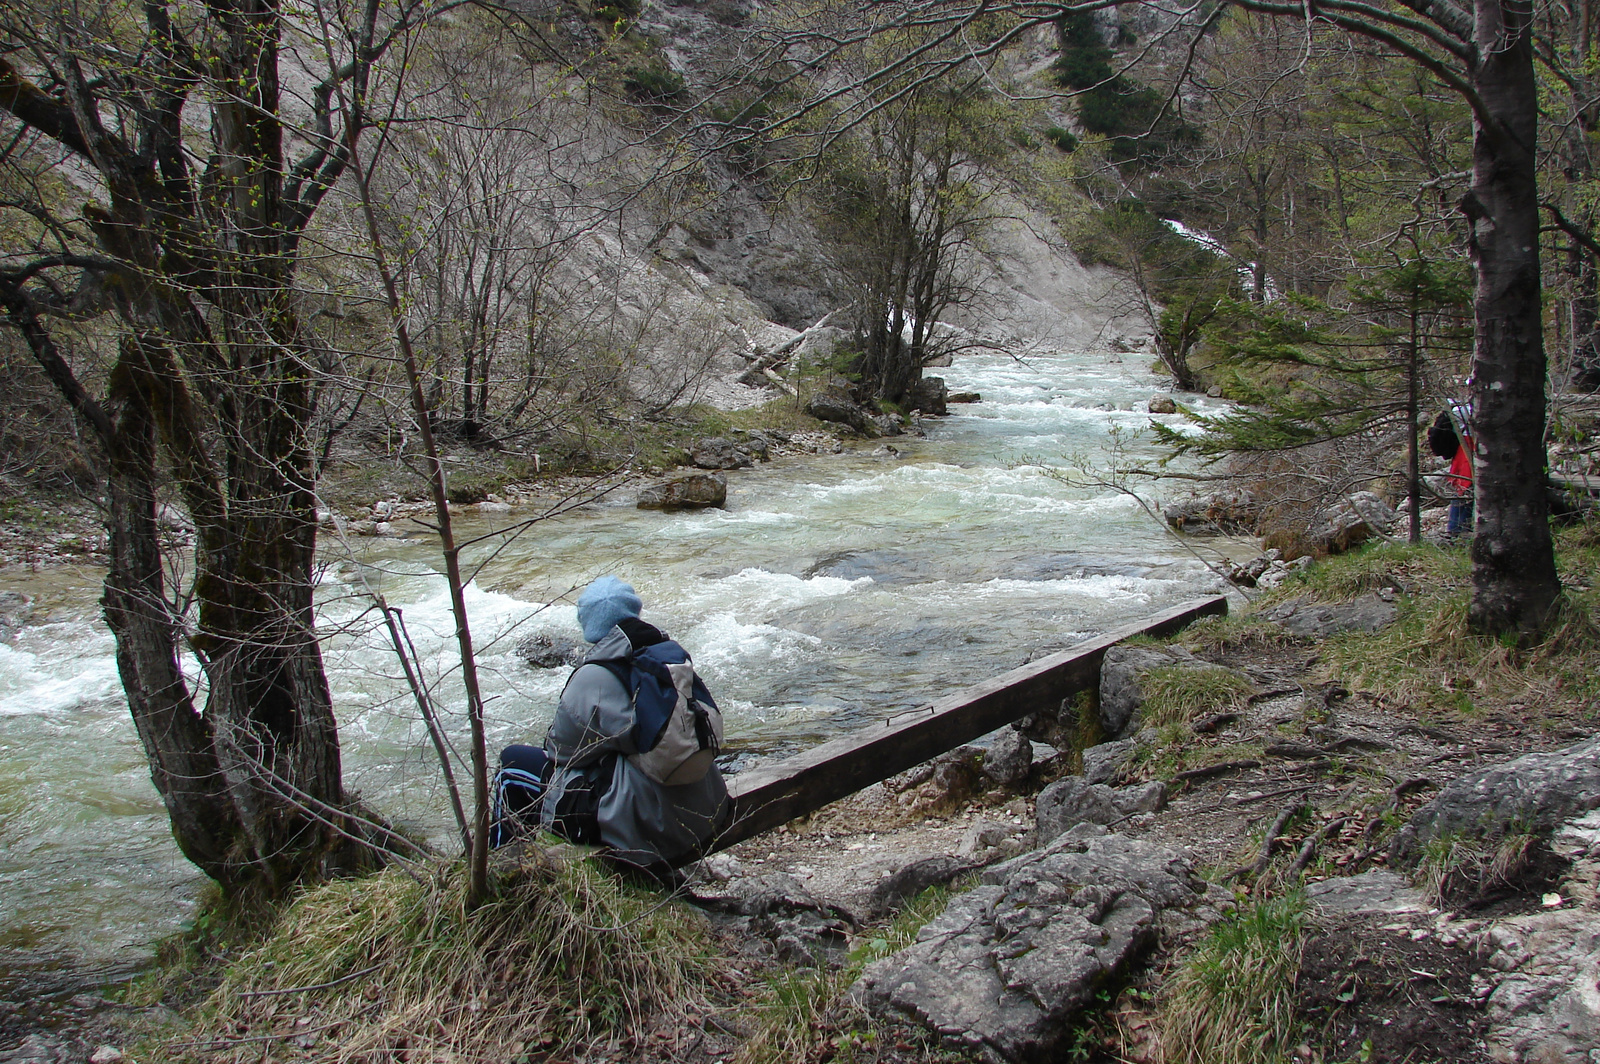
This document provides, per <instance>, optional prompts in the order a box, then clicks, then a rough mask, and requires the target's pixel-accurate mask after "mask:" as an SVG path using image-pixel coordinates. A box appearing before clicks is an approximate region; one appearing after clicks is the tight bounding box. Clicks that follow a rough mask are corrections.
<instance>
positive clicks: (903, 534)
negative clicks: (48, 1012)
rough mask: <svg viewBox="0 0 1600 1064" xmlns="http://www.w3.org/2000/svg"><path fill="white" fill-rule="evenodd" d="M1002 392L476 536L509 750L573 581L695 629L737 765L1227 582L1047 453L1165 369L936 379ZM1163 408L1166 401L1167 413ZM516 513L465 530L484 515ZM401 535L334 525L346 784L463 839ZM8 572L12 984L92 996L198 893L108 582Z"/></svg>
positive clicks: (1072, 367) (1073, 443)
mask: <svg viewBox="0 0 1600 1064" xmlns="http://www.w3.org/2000/svg"><path fill="white" fill-rule="evenodd" d="M942 372H943V374H944V376H945V377H946V379H947V380H948V381H949V382H950V384H951V386H952V388H954V389H957V390H973V391H978V392H981V393H982V395H983V402H982V403H980V404H976V405H972V406H961V407H953V408H952V409H953V410H954V411H956V413H955V415H954V416H952V417H949V418H946V419H942V420H939V421H936V422H930V423H929V425H928V434H927V437H926V438H924V439H915V438H909V437H907V438H898V439H895V440H892V441H887V442H890V443H892V444H893V446H894V448H896V449H897V450H898V451H899V452H900V453H899V456H898V457H895V456H893V455H891V454H889V453H887V452H886V451H884V450H883V449H882V445H881V443H879V442H864V443H861V444H858V445H857V446H856V447H855V448H854V449H852V450H850V451H847V452H846V453H845V454H843V455H838V456H823V457H807V458H782V459H778V460H776V461H774V462H772V463H769V464H767V465H763V466H761V467H759V468H757V469H754V470H744V471H738V472H735V473H733V474H730V476H729V499H728V506H727V509H725V510H714V511H702V512H693V513H684V514H662V513H656V512H649V511H640V510H637V509H634V508H632V505H631V496H632V492H631V491H629V490H626V489H625V490H624V491H622V492H619V493H617V494H616V495H615V496H614V497H611V498H608V499H606V500H603V501H601V502H599V503H597V504H595V505H593V506H590V507H587V508H585V509H583V510H582V511H579V512H575V513H572V514H568V515H566V516H563V517H560V518H556V519H553V520H550V521H547V522H542V523H539V524H536V525H534V526H532V527H531V528H530V529H529V530H527V531H525V532H523V533H522V534H521V535H520V536H518V537H516V538H514V539H511V540H509V541H508V542H500V541H496V542H486V543H485V544H484V545H483V547H482V548H481V549H480V550H479V551H478V553H477V555H476V556H474V557H473V558H472V559H471V561H472V562H473V563H474V564H475V565H476V566H477V567H478V568H477V572H476V579H475V581H474V583H473V584H472V586H471V588H470V589H469V594H468V597H467V601H468V604H469V607H470V609H471V619H472V625H473V630H474V635H475V637H476V639H477V642H478V646H479V648H480V652H479V657H478V664H479V669H480V672H481V675H482V679H483V682H484V684H485V687H486V693H487V694H488V696H489V703H488V710H487V712H488V718H489V736H490V747H491V751H493V750H496V749H498V747H499V746H500V745H503V744H504V743H506V742H509V741H520V740H527V739H530V738H531V739H534V740H537V738H538V737H539V736H541V735H542V734H543V729H544V726H545V724H546V723H547V722H548V719H549V715H550V710H551V708H552V706H553V704H554V701H555V699H556V697H557V695H558V694H559V692H560V689H561V686H562V683H563V682H564V680H565V676H566V671H565V670H564V669H550V670H536V669H530V668H528V667H527V666H526V665H524V664H522V663H521V661H520V659H519V658H518V656H517V654H516V653H515V645H516V643H517V642H518V641H519V640H520V639H522V638H523V637H525V636H527V635H531V634H534V633H537V632H549V633H552V634H558V635H562V636H573V635H575V634H576V628H575V619H574V609H573V607H572V605H571V600H572V599H573V598H575V597H576V594H575V589H578V588H581V587H582V586H583V585H584V584H585V583H586V582H587V581H589V580H590V579H592V578H594V577H595V576H599V575H601V574H603V573H608V572H611V573H616V574H618V575H620V576H622V577H623V578H625V579H627V580H629V581H631V582H632V583H633V584H634V585H635V586H636V587H637V588H638V590H639V592H640V594H641V596H642V597H643V599H644V602H645V611H644V617H645V619H646V620H649V621H651V622H653V623H655V624H657V625H659V626H661V627H663V628H665V629H667V630H668V631H669V632H670V633H671V634H672V635H673V636H674V637H675V638H677V639H678V640H679V641H681V642H682V643H684V645H685V646H687V647H688V648H689V649H690V651H691V652H692V653H693V654H694V657H695V662H696V665H697V666H698V668H699V670H700V672H701V673H702V674H703V675H704V676H705V677H706V680H707V682H708V684H709V685H710V687H711V690H712V691H713V692H714V693H715V694H716V695H717V698H718V701H719V703H720V704H721V705H722V707H723V710H724V713H725V715H726V719H727V728H728V736H729V743H730V746H732V747H733V748H735V749H736V750H737V751H740V752H741V758H743V759H748V758H749V757H752V756H763V755H772V754H781V753H786V752H791V751H794V750H797V749H800V748H803V747H805V746H807V745H809V744H812V743H815V742H817V741H819V740H821V739H824V738H828V737H831V736H833V735H836V734H838V733H839V732H840V731H842V730H845V729H850V728H853V727H856V726H858V725H860V724H862V723H864V722H866V721H869V720H873V719H877V718H880V717H883V716H886V715H889V714H891V713H894V712H896V711H897V710H899V709H902V708H909V707H912V706H916V705H919V704H922V703H924V702H926V701H928V700H930V699H931V698H934V697H937V696H939V695H941V694H944V693H947V692H949V691H950V690H952V689H954V688H958V687H961V686H964V685H967V684H970V683H974V682H976V681H978V680H981V679H984V678H986V677H989V676H992V675H994V674H996V673H999V672H1002V671H1004V670H1007V669H1010V668H1013V667H1015V666H1016V665H1018V664H1021V663H1023V662H1025V661H1027V660H1029V659H1030V658H1033V657H1037V656H1039V655H1040V654H1041V653H1044V652H1047V651H1050V650H1054V649H1058V648H1060V647H1062V646H1065V645H1067V644H1070V643H1072V642H1074V641H1076V640H1078V639H1081V638H1084V637H1086V636H1089V635H1092V634H1094V633H1096V632H1099V631H1103V630H1105V629H1106V628H1109V627H1111V626H1113V625H1116V624H1120V623H1124V622H1126V621H1128V620H1132V619H1134V618H1136V617H1138V616H1139V615H1141V614H1144V613H1146V612H1149V611H1151V610H1154V609H1157V608H1160V607H1162V606H1165V605H1169V604H1171V603H1174V602H1177V601H1180V600H1182V599H1185V598H1188V597H1192V596H1194V595H1195V594H1197V593H1200V592H1202V591H1208V590H1211V589H1213V588H1214V587H1215V581H1214V579H1213V578H1212V577H1211V576H1210V575H1209V573H1208V572H1207V571H1206V570H1205V569H1204V568H1203V567H1202V566H1201V565H1200V564H1199V563H1198V562H1196V561H1195V560H1194V559H1193V558H1192V557H1191V556H1190V555H1188V554H1187V553H1185V552H1184V551H1182V550H1181V549H1179V548H1178V547H1177V546H1176V545H1175V544H1174V542H1173V541H1172V540H1171V539H1170V538H1169V537H1167V536H1166V535H1165V534H1164V533H1163V532H1162V530H1161V529H1160V528H1159V527H1158V526H1157V525H1156V523H1155V522H1154V521H1152V520H1151V519H1150V518H1149V517H1148V516H1147V515H1146V513H1145V512H1144V511H1143V510H1142V509H1141V508H1140V507H1139V505H1138V504H1137V502H1136V501H1135V500H1133V499H1130V498H1128V497H1126V496H1123V495H1120V494H1118V493H1116V492H1114V491H1110V490H1105V489H1099V488H1092V487H1074V486H1072V485H1069V484H1066V483H1063V482H1062V481H1060V480H1059V479H1055V478H1052V477H1051V476H1049V475H1047V473H1046V472H1045V471H1044V469H1042V468H1041V464H1058V465H1059V464H1062V463H1063V462H1064V461H1065V460H1066V459H1068V458H1069V457H1071V456H1082V457H1088V458H1090V459H1091V460H1092V459H1094V458H1095V457H1096V456H1104V454H1105V453H1106V447H1107V446H1108V441H1109V439H1110V436H1109V433H1110V430H1111V429H1112V427H1113V426H1121V427H1123V428H1126V429H1130V430H1131V429H1137V428H1140V427H1142V426H1144V425H1145V424H1147V423H1148V421H1149V420H1150V416H1149V415H1148V414H1146V413H1144V412H1143V411H1144V409H1145V403H1146V402H1147V400H1148V399H1149V397H1150V396H1151V394H1153V392H1155V391H1157V390H1159V388H1160V386H1161V382H1160V380H1159V379H1158V378H1156V377H1153V376H1151V375H1150V374H1149V373H1147V372H1146V371H1145V369H1144V366H1143V360H1142V359H1140V358H1138V357H1137V356H1135V357H1133V358H1130V360H1129V361H1128V362H1126V363H1121V362H1117V361H1114V360H1110V359H1108V358H1107V357H1106V356H1104V355H1081V354H1065V353H1045V354H1040V355H1037V356H1033V357H1029V358H1028V359H1027V360H1025V361H1017V360H1014V359H1011V358H1008V357H1005V356H1001V355H992V356H981V357H971V358H966V359H963V360H961V361H959V362H958V364H957V365H956V366H955V367H954V368H952V369H949V370H945V371H942ZM1167 420H1173V419H1167ZM517 516H518V515H514V514H508V515H486V516H483V517H474V518H472V519H470V520H469V521H467V522H466V527H465V529H464V531H466V532H468V533H481V532H487V531H490V530H492V529H493V528H494V527H496V526H497V525H507V524H510V523H511V522H512V521H513V520H515V518H516V517H517ZM413 535H414V538H407V539H365V540H357V541H354V546H353V549H354V553H353V554H351V553H347V552H346V551H345V550H344V549H343V548H341V547H338V546H337V545H336V544H332V545H330V544H331V540H330V544H325V545H324V555H323V557H324V562H325V566H324V571H323V576H322V582H321V585H320V592H319V602H320V605H321V622H320V623H321V625H322V628H323V631H324V633H325V635H326V639H327V648H326V660H327V666H328V671H329V676H330V680H331V683H332V687H333V693H334V699H335V704H336V707H337V710H338V712H339V715H340V721H341V724H342V731H341V735H342V739H343V744H344V752H345V774H346V781H347V783H348V785H350V786H351V787H353V788H355V789H356V790H359V791H360V792H361V793H362V795H363V796H364V797H365V798H366V799H367V800H368V801H369V802H371V803H373V804H374V805H376V806H377V807H378V808H379V809H381V810H383V811H384V812H386V813H387V814H389V815H390V816H392V817H394V818H396V819H398V820H399V821H401V822H403V823H406V824H409V825H412V826H414V827H416V828H418V829H420V830H423V831H425V832H427V833H429V834H430V835H431V836H432V837H434V838H435V839H436V840H437V841H438V842H439V843H440V844H441V845H448V844H449V838H450V836H449V826H448V824H447V816H448V814H447V812H446V810H447V808H448V806H447V804H446V801H445V798H444V797H443V794H442V791H441V789H440V786H439V782H438V773H437V770H436V767H435V763H434V761H433V754H432V751H431V748H430V747H429V744H428V742H427V738H426V733H425V732H424V730H423V728H422V725H421V722H420V720H419V719H418V715H417V713H416V711H415V706H414V702H413V701H412V699H411V697H410V695H409V693H408V692H407V691H406V690H405V689H404V688H403V686H402V685H401V683H400V681H399V676H400V669H399V667H398V664H397V663H396V661H395V660H394V658H393V656H392V654H390V653H389V652H388V643H387V639H386V638H385V636H384V634H383V632H382V630H381V629H380V628H378V627H377V626H376V625H375V624H374V622H373V617H372V614H371V612H370V610H369V609H368V607H369V604H370V598H369V592H370V591H373V590H376V591H381V593H382V594H383V595H384V596H386V597H387V599H388V600H389V602H390V603H391V604H393V605H396V606H399V607H401V608H402V609H403V611H404V616H405V620H406V623H407V626H408V628H409V631H410V634H411V636H412V638H413V639H414V641H415V642H416V644H417V649H418V651H419V654H420V656H421V658H422V661H423V666H424V672H425V675H426V677H427V681H428V683H429V684H430V686H431V687H433V688H434V690H435V693H436V696H437V697H438V699H439V700H440V702H441V703H442V704H443V705H445V706H446V707H447V713H448V714H449V716H450V722H451V723H450V727H451V731H452V734H453V736H454V738H455V741H456V742H457V743H458V744H460V748H461V749H462V750H463V751H464V750H465V745H464V735H465V731H466V729H465V722H464V720H463V719H462V714H461V710H460V707H461V699H460V696H459V684H458V683H457V676H456V672H455V671H454V669H453V666H452V661H451V654H452V652H453V649H454V638H453V631H454V629H453V626H452V624H451V621H450V618H449V613H448V600H447V597H446V593H445V588H444V583H443V580H442V578H441V577H440V576H439V575H438V569H439V564H440V563H439V561H438V559H437V557H436V556H435V553H434V552H433V551H432V549H431V547H430V543H429V541H428V540H427V539H426V538H425V536H424V534H423V532H422V530H420V529H418V530H416V531H415V532H414V534H413ZM3 586H7V587H15V588H17V589H20V590H24V591H28V592H30V593H31V594H34V595H35V596H36V597H37V598H38V599H39V601H40V603H41V605H42V606H44V607H45V608H46V609H47V610H48V617H49V619H48V621H47V623H44V624H40V625H36V626H34V627H31V628H28V629H26V630H25V631H24V632H23V633H22V634H21V636H20V637H19V638H18V639H17V640H16V641H15V643H13V644H11V645H4V644H0V998H5V997H12V996H14V995H16V994H19V993H28V992H40V991H44V990H50V989H56V988H62V987H65V988H68V989H70V988H73V987H81V986H83V985H86V984H92V983H94V982H97V981H101V980H104V979H106V978H110V977H115V976H117V975H119V974H121V973H122V972H124V971H127V970H131V969H132V968H134V967H137V966H138V965H139V964H140V963H142V962H144V961H145V960H146V959H147V958H148V957H149V955H150V950H151V944H152V942H153V941H154V940H156V939H157V938H159V937H160V936H162V935H165V934H168V933H170V932H172V931H174V930H176V929H178V928H179V927H180V926H182V924H183V921H184V920H185V919H186V918H187V917H188V916H189V914H191V913H192V911H193V905H194V899H195V896H196V893H197V891H198V889H199V886H200V881H199V877H198V876H197V874H196V873H195V872H194V870H193V869H192V867H191V866H189V865H188V864H187V863H186V862H184V860H183V859H182V858H181V857H180V856H179V854H178V851H177V848H176V847H175V845H174V844H173V842H172V840H171V837H170V835H169V834H168V830H167V824H166V818H165V816H164V814H163V812H162V808H161V803H160V801H159V799H158V798H157V796H156V794H155V791H154V789H153V788H152V787H151V785H150V780H149V775H148V770H147V767H146V765H145V762H144V758H143V755H142V753H141V751H140V748H139V745H138V742H137V739H136V737H135V735H134V732H133V728H132V725H131V723H130V722H129V720H128V717H127V710H126V706H125V704H124V703H123V701H122V698H121V693H120V689H119V687H118V682H117V676H116V668H115V664H114V661H113V657H112V641H111V637H110V635H109V633H108V632H107V631H106V629H105V628H104V627H103V626H102V625H101V624H100V623H99V621H98V619H97V617H96V600H97V597H98V591H99V588H98V574H97V573H94V572H87V571H58V572H54V573H50V574H43V575H39V576H37V577H33V578H26V577H20V576H19V577H14V578H12V579H9V580H7V581H5V582H4V583H3Z"/></svg>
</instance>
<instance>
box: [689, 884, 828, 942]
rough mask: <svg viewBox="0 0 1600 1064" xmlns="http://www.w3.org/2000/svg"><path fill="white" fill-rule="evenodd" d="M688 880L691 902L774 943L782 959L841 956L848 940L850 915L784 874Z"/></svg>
mask: <svg viewBox="0 0 1600 1064" xmlns="http://www.w3.org/2000/svg"><path fill="white" fill-rule="evenodd" d="M706 872H707V874H704V875H700V874H696V875H694V876H692V877H691V878H690V881H689V885H688V887H687V888H686V890H687V894H688V897H689V900H691V901H693V902H694V903H696V904H697V905H700V906H701V907H703V908H706V909H710V910H712V911H713V912H718V913H726V914H728V915H730V916H734V917H738V918H740V919H737V920H735V921H732V923H734V924H735V925H736V926H738V927H739V928H740V929H742V930H743V931H745V932H748V933H749V934H753V935H758V936H760V937H761V938H764V939H767V940H768V941H770V942H771V943H772V948H773V951H774V953H776V954H777V956H778V958H779V959H780V960H784V961H787V962H789V963H791V964H802V965H804V964H811V963H814V962H815V961H816V960H817V959H818V958H819V957H822V956H824V955H827V954H838V953H841V952H842V951H843V950H844V948H845V944H846V942H847V941H848V937H849V933H850V925H851V922H850V920H849V919H848V916H849V914H848V913H846V912H844V911H842V910H841V909H840V908H839V907H838V906H836V905H833V904H831V903H829V902H827V901H825V900H823V899H821V898H818V897H817V896H816V895H814V894H812V893H811V891H809V890H807V889H806V888H805V886H804V885H802V884H801V882H800V880H798V879H796V878H795V877H794V876H792V875H790V874H788V873H787V872H775V873H770V874H767V875H760V876H744V875H739V874H736V873H735V874H732V875H730V876H729V877H728V878H723V879H719V878H718V872H717V870H714V869H707V870H706Z"/></svg>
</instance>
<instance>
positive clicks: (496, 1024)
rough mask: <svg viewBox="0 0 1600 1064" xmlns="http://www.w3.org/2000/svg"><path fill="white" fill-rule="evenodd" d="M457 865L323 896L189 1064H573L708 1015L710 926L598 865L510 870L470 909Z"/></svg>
mask: <svg viewBox="0 0 1600 1064" xmlns="http://www.w3.org/2000/svg"><path fill="white" fill-rule="evenodd" d="M465 887H466V874H465V870H464V869H463V868H462V867H461V866H460V865H459V864H450V865H444V864H440V865H437V866H434V867H431V868H423V869H421V870H420V874H419V875H418V876H416V877H413V876H411V875H408V874H407V873H406V872H404V871H402V870H398V869H390V870H387V871H385V872H381V873H378V874H376V875H372V876H368V877H365V878H362V879H349V880H340V881H337V882H333V883H328V884H324V885H322V886H319V887H316V888H314V889H312V890H310V891H309V892H307V893H306V894H305V895H304V896H303V897H302V898H300V899H299V900H298V901H297V902H295V904H294V905H292V906H291V907H290V908H289V909H288V910H287V911H286V912H285V914H284V916H283V918H282V920H281V921H280V922H279V924H278V928H277V930H276V932H275V933H274V934H273V935H272V936H271V937H270V938H268V939H267V940H266V941H265V942H264V943H263V944H262V945H261V946H259V947H258V948H256V949H254V950H252V951H250V952H248V953H245V954H244V955H242V956H241V957H240V958H239V959H238V960H237V961H236V962H234V964H233V965H231V966H230V968H229V970H228V972H227V973H226V975H225V976H224V978H223V981H222V984H221V985H220V986H219V987H218V988H217V989H216V991H215V992H214V993H213V994H212V996H211V998H210V999H209V1001H208V1002H207V1003H206V1005H205V1006H204V1007H203V1008H202V1009H201V1011H200V1018H199V1022H198V1023H197V1025H196V1028H195V1029H194V1030H193V1031H192V1032H190V1034H189V1036H188V1037H187V1038H185V1039H184V1040H183V1041H182V1042H180V1043H175V1044H170V1045H168V1046H166V1047H164V1052H165V1053H166V1056H165V1057H164V1058H163V1059H168V1060H175V1061H207V1062H219V1061H239V1062H243V1061H246V1060H248V1061H252V1062H254V1061H259V1060H262V1059H265V1058H264V1057H263V1053H264V1051H268V1050H270V1052H269V1053H268V1055H269V1056H270V1058H271V1059H273V1060H279V1061H293V1060H300V1061H318V1062H329V1064H332V1062H339V1064H345V1062H374V1064H376V1062H378V1061H393V1060H408V1061H431V1062H445V1061H450V1062H458V1061H495V1062H502V1064H503V1062H511V1061H543V1060H558V1059H561V1060H564V1059H571V1057H572V1055H573V1054H572V1051H573V1049H574V1047H577V1046H580V1045H581V1046H584V1047H586V1050H587V1049H592V1048H596V1047H609V1048H615V1047H617V1046H619V1045H621V1044H622V1043H623V1042H624V1041H625V1040H626V1039H627V1038H628V1037H629V1036H630V1035H636V1036H638V1037H644V1035H645V1033H646V1032H645V1031H644V1030H643V1028H644V1027H645V1026H646V1025H647V1024H650V1023H653V1022H656V1021H662V1020H681V1019H683V1018H684V1017H685V1016H686V1014H687V1013H689V1012H691V1011H702V1010H703V1009H704V1007H705V1005H704V1000H705V993H706V990H707V988H708V987H709V986H710V985H711V983H712V982H713V981H714V980H715V979H716V978H717V971H718V967H717V963H716V961H715V960H714V959H713V952H712V949H711V947H710V945H709V941H708V939H707V937H706V934H705V930H704V924H703V920H702V918H701V917H700V916H699V914H697V913H695V912H694V911H693V910H691V909H689V908H688V907H687V906H684V905H681V904H679V903H676V902H674V901H672V900H671V899H668V898H665V897H664V896H662V895H660V894H658V893H654V892H648V891H644V890H640V889H637V888H634V887H632V886H630V885H628V884H626V883H624V882H622V881H620V880H619V879H617V878H616V877H615V876H614V875H613V874H611V873H610V872H608V871H606V870H604V869H602V868H600V867H599V866H598V865H596V864H595V863H594V862H593V861H591V860H587V859H571V860H563V861H555V860H551V859H549V858H545V857H542V856H541V857H539V858H538V859H537V860H532V861H530V862H529V863H525V864H523V865H522V866H520V867H517V868H515V869H513V870H507V871H503V872H501V873H499V874H498V875H497V876H496V877H495V882H494V883H493V885H492V890H491V894H490V898H489V900H488V901H487V902H485V903H484V904H483V905H482V906H480V907H479V908H477V909H475V910H473V911H471V912H470V913H469V912H467V911H466V909H465V907H464V904H463V902H464V900H465Z"/></svg>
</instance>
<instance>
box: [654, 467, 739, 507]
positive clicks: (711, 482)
mask: <svg viewBox="0 0 1600 1064" xmlns="http://www.w3.org/2000/svg"><path fill="white" fill-rule="evenodd" d="M727 501H728V478H727V477H725V476H723V475H722V474H721V473H691V474H689V475H688V476H686V477H678V478H676V479H674V480H669V481H666V482H664V483H661V484H654V485H651V486H650V487H648V488H645V489H644V490H643V491H641V492H639V509H641V510H700V509H705V508H706V507H710V506H722V505H723V504H725V503H726V502H727Z"/></svg>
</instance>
